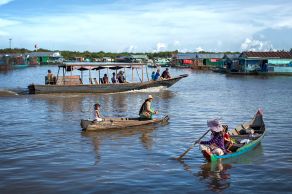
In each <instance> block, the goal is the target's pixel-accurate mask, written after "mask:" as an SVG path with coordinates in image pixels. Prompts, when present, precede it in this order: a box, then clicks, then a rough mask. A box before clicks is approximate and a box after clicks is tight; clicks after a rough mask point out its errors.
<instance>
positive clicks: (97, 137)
mask: <svg viewBox="0 0 292 194" xmlns="http://www.w3.org/2000/svg"><path fill="white" fill-rule="evenodd" d="M157 127H158V126H157V125H147V126H141V127H131V128H128V129H112V130H111V129H110V130H104V131H99V132H92V131H90V132H89V131H82V132H81V135H82V136H83V137H86V138H90V139H91V142H92V145H93V149H94V151H95V153H96V163H98V162H99V161H100V158H101V157H102V156H101V155H100V152H99V150H100V148H101V147H100V146H101V143H102V141H108V140H110V141H117V140H119V139H120V138H126V137H130V136H139V140H140V142H141V144H142V146H143V147H144V148H145V149H146V150H152V147H153V143H154V141H153V137H152V132H153V131H154V130H155V129H156V128H157Z"/></svg>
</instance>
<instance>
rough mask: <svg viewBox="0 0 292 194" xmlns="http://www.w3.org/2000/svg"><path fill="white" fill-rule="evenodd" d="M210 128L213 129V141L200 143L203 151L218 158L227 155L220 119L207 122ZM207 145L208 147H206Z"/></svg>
mask: <svg viewBox="0 0 292 194" xmlns="http://www.w3.org/2000/svg"><path fill="white" fill-rule="evenodd" d="M207 125H208V127H209V128H210V129H211V132H212V134H211V139H210V140H209V141H199V142H198V143H199V144H200V147H201V149H202V150H206V151H208V152H211V153H212V154H216V155H218V156H221V155H224V154H225V153H227V151H226V149H225V145H224V133H223V127H222V125H221V123H220V122H219V120H218V119H214V120H210V121H208V122H207ZM206 145H207V146H206Z"/></svg>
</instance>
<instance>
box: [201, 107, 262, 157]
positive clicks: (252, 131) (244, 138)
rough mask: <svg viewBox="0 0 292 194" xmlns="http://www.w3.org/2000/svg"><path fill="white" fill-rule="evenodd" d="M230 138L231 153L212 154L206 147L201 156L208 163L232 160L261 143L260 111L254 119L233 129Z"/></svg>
mask: <svg viewBox="0 0 292 194" xmlns="http://www.w3.org/2000/svg"><path fill="white" fill-rule="evenodd" d="M228 133H229V135H230V137H231V138H232V139H233V140H234V141H235V143H234V144H233V146H232V147H231V148H230V150H231V151H232V153H227V154H224V155H221V156H219V155H216V154H212V153H211V152H210V151H209V150H210V149H208V147H207V146H206V148H207V149H202V154H203V156H204V157H205V158H206V159H207V160H208V161H211V162H213V161H217V160H219V159H227V158H234V157H237V156H240V155H243V154H245V153H247V152H248V151H251V150H252V149H254V148H255V147H256V146H257V145H258V144H260V143H261V140H262V139H263V137H264V135H265V134H266V129H265V123H264V120H263V114H262V111H260V110H259V111H257V113H256V114H255V116H254V118H253V119H252V120H251V121H249V122H245V123H243V124H241V125H239V126H237V127H236V128H235V129H233V130H230V131H229V132H228Z"/></svg>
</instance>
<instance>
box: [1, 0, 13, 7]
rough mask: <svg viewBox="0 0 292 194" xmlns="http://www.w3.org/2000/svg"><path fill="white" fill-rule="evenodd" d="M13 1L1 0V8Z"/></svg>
mask: <svg viewBox="0 0 292 194" xmlns="http://www.w3.org/2000/svg"><path fill="white" fill-rule="evenodd" d="M11 1H13V0H0V6H1V5H5V4H8V3H10V2H11Z"/></svg>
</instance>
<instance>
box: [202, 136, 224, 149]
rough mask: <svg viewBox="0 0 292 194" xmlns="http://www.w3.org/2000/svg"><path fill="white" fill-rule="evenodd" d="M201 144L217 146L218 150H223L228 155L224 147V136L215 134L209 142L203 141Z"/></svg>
mask: <svg viewBox="0 0 292 194" xmlns="http://www.w3.org/2000/svg"><path fill="white" fill-rule="evenodd" d="M200 144H205V145H211V144H216V146H217V147H218V148H221V149H222V150H223V152H224V153H226V149H225V146H224V136H223V135H220V134H215V135H213V136H212V138H211V139H210V140H209V141H201V142H200Z"/></svg>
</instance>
